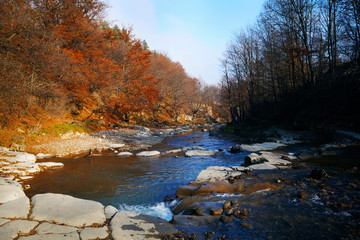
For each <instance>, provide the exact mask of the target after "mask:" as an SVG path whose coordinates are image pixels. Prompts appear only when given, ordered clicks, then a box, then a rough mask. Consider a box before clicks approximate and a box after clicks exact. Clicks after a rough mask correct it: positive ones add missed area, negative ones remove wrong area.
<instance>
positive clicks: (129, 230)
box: [110, 211, 176, 240]
mask: <svg viewBox="0 0 360 240" xmlns="http://www.w3.org/2000/svg"><path fill="white" fill-rule="evenodd" d="M110 229H111V235H112V237H113V239H114V240H124V239H127V240H132V239H134V240H135V239H136V240H138V239H161V237H162V236H163V235H169V234H173V233H175V232H176V229H175V228H174V227H173V226H172V225H171V224H169V223H168V222H167V221H165V220H164V219H161V218H157V217H152V216H147V215H144V214H140V213H136V212H131V211H120V212H118V213H116V215H115V216H114V217H113V219H112V220H111V222H110Z"/></svg>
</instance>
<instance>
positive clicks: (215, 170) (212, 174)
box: [195, 166, 242, 182]
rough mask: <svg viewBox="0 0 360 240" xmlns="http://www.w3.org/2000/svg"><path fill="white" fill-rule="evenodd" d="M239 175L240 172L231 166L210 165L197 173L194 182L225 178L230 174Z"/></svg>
mask: <svg viewBox="0 0 360 240" xmlns="http://www.w3.org/2000/svg"><path fill="white" fill-rule="evenodd" d="M239 175H242V172H241V171H238V170H236V169H233V168H229V167H219V166H210V167H208V168H206V169H205V170H202V171H201V172H200V173H199V175H198V176H197V178H196V180H195V182H205V181H212V182H213V181H217V180H225V179H227V178H229V177H230V176H232V177H236V176H239Z"/></svg>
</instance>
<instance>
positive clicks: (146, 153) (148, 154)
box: [136, 151, 160, 157]
mask: <svg viewBox="0 0 360 240" xmlns="http://www.w3.org/2000/svg"><path fill="white" fill-rule="evenodd" d="M157 155H160V152H159V151H142V152H139V153H137V154H136V156H138V157H153V156H157Z"/></svg>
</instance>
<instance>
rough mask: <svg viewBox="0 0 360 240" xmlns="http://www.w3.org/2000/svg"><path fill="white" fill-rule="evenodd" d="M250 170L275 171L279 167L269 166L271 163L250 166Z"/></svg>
mask: <svg viewBox="0 0 360 240" xmlns="http://www.w3.org/2000/svg"><path fill="white" fill-rule="evenodd" d="M249 169H250V170H275V169H278V168H277V167H275V166H273V165H271V164H269V163H260V164H254V165H251V166H249Z"/></svg>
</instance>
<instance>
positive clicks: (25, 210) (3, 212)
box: [0, 196, 30, 218]
mask: <svg viewBox="0 0 360 240" xmlns="http://www.w3.org/2000/svg"><path fill="white" fill-rule="evenodd" d="M29 212H30V200H29V198H28V197H26V196H24V197H20V198H18V199H15V200H12V201H9V202H6V203H4V204H2V205H0V217H1V218H27V216H28V214H29Z"/></svg>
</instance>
